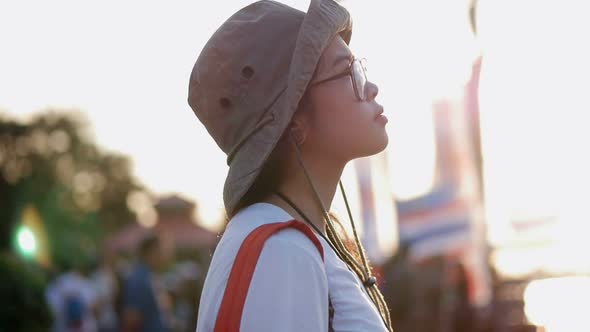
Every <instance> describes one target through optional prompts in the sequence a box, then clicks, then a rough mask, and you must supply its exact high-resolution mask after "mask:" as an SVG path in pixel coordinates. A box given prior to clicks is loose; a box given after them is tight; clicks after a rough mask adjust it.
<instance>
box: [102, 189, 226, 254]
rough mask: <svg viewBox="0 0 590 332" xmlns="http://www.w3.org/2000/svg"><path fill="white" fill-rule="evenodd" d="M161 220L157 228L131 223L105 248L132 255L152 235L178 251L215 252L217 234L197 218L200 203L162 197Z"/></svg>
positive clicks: (159, 208)
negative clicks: (204, 226)
mask: <svg viewBox="0 0 590 332" xmlns="http://www.w3.org/2000/svg"><path fill="white" fill-rule="evenodd" d="M154 208H155V210H156V213H157V220H156V223H155V225H154V226H153V227H145V226H142V225H140V223H139V222H135V223H131V224H129V225H128V226H125V227H123V228H122V229H121V230H119V231H118V232H116V233H114V234H113V235H111V236H109V237H108V238H107V239H106V240H105V246H106V247H107V248H109V249H111V250H113V251H115V252H119V253H132V252H133V251H134V250H135V248H136V247H137V245H138V244H139V242H140V241H141V239H142V238H143V237H144V236H146V235H147V234H148V233H151V232H154V233H156V234H158V235H160V236H161V237H162V238H163V239H164V240H165V243H167V244H170V245H172V247H173V249H174V251H175V252H179V251H194V250H206V251H209V250H212V249H213V248H214V247H215V244H216V243H217V235H216V234H215V233H213V232H211V231H209V230H207V229H205V228H203V227H201V226H199V223H198V220H196V218H195V217H194V216H195V215H196V213H195V209H196V204H195V203H192V202H189V201H187V200H185V199H183V198H181V197H179V196H175V195H173V196H169V197H165V198H162V199H160V200H159V201H158V203H157V204H155V206H154Z"/></svg>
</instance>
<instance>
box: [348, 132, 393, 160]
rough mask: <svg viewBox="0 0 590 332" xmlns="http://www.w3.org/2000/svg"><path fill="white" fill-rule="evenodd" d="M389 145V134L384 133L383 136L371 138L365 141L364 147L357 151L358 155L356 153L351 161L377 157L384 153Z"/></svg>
mask: <svg viewBox="0 0 590 332" xmlns="http://www.w3.org/2000/svg"><path fill="white" fill-rule="evenodd" d="M388 144H389V137H388V136H387V133H386V132H385V131H383V134H382V135H377V136H374V137H371V140H369V141H365V144H364V146H362V147H359V149H358V150H357V151H358V153H356V154H355V155H354V156H353V158H351V159H356V158H363V157H369V156H372V155H376V154H378V153H380V152H383V151H384V150H385V148H387V145H388Z"/></svg>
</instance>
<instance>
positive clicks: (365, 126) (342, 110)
mask: <svg viewBox="0 0 590 332" xmlns="http://www.w3.org/2000/svg"><path fill="white" fill-rule="evenodd" d="M350 89H351V90H350V93H351V94H348V93H346V92H342V91H346V90H344V89H342V90H340V91H341V93H336V94H331V95H329V94H324V95H322V96H320V97H321V98H317V99H316V100H315V103H314V108H313V112H312V114H313V115H312V126H311V131H310V136H309V138H310V143H311V144H312V146H313V149H314V150H316V151H318V153H320V154H323V155H332V156H333V157H336V158H341V159H354V158H357V157H362V156H367V155H371V154H374V153H377V152H379V151H381V150H382V149H384V148H385V146H386V145H387V141H388V140H387V134H386V132H385V128H384V126H383V125H381V124H379V123H377V122H376V121H375V120H374V114H375V112H376V109H374V108H372V106H371V104H369V103H361V102H358V101H357V100H356V96H355V95H354V92H353V91H352V87H351V88H350Z"/></svg>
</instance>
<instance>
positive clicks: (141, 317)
mask: <svg viewBox="0 0 590 332" xmlns="http://www.w3.org/2000/svg"><path fill="white" fill-rule="evenodd" d="M165 265H166V257H165V253H164V250H163V248H162V241H161V240H160V238H159V237H158V236H156V235H153V234H150V235H148V236H146V237H145V238H144V239H143V240H142V241H141V243H140V244H139V250H138V262H137V263H136V265H135V266H134V267H133V269H132V270H131V272H130V274H129V275H128V276H127V278H126V279H125V282H124V286H123V299H122V317H121V330H122V331H123V332H167V331H170V327H171V326H170V324H171V321H170V310H171V303H170V298H169V297H168V295H167V293H166V291H165V289H164V287H163V286H162V284H161V280H160V279H159V278H158V275H157V273H158V272H159V271H161V270H162V269H163V268H164V267H165Z"/></svg>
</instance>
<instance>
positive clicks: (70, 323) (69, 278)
mask: <svg viewBox="0 0 590 332" xmlns="http://www.w3.org/2000/svg"><path fill="white" fill-rule="evenodd" d="M64 271H65V272H64V273H62V274H61V275H59V276H58V277H57V278H56V279H55V280H54V281H53V282H52V283H51V284H50V285H49V286H48V287H47V291H46V294H47V301H48V303H49V305H50V307H51V310H52V312H53V315H54V325H53V331H54V332H96V331H98V325H97V321H96V314H97V310H98V298H97V296H96V292H95V289H94V285H93V283H92V281H91V280H90V278H89V272H90V265H89V264H88V263H74V267H73V268H72V269H69V268H68V266H67V264H66V265H65V269H64Z"/></svg>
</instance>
